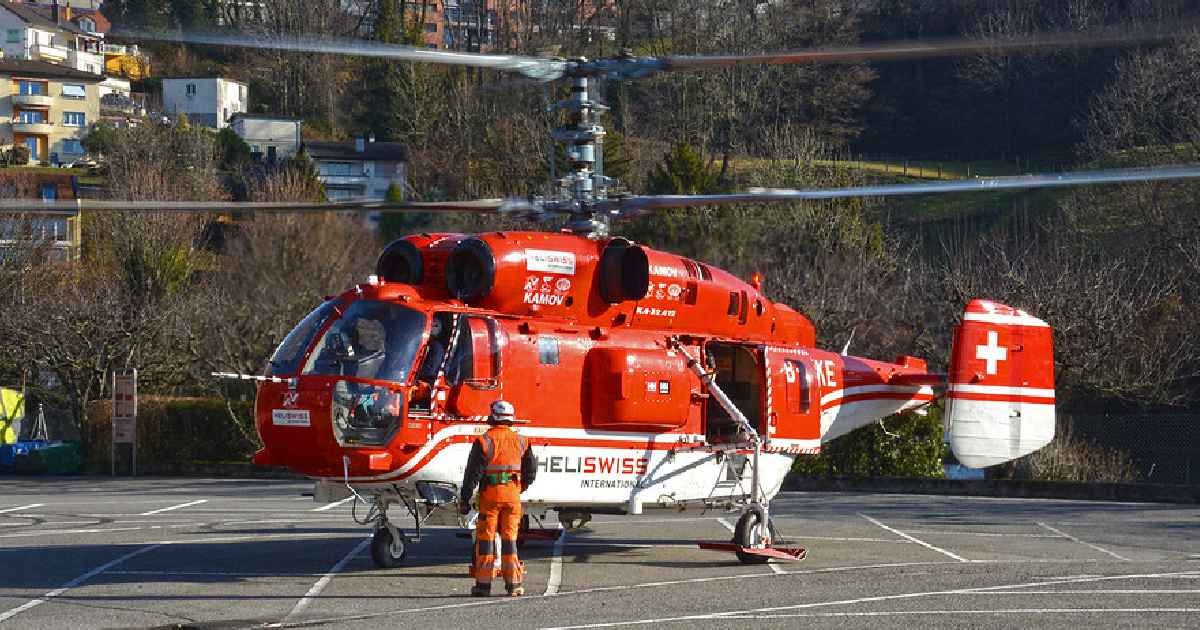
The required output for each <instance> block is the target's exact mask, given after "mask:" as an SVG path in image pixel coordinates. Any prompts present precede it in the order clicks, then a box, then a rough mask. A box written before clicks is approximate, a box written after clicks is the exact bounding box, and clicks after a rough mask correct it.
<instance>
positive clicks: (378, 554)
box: [371, 522, 408, 569]
mask: <svg viewBox="0 0 1200 630" xmlns="http://www.w3.org/2000/svg"><path fill="white" fill-rule="evenodd" d="M407 556H408V544H407V541H406V540H405V536H404V532H402V531H400V530H399V529H397V528H396V527H394V526H393V525H392V524H391V523H387V522H384V523H382V524H380V526H379V527H378V528H377V529H376V530H375V533H374V534H372V535H371V559H372V560H374V561H375V566H377V567H379V568H381V569H394V568H396V567H398V566H400V565H401V563H403V562H404V558H406V557H407Z"/></svg>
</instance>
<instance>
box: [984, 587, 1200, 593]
mask: <svg viewBox="0 0 1200 630" xmlns="http://www.w3.org/2000/svg"><path fill="white" fill-rule="evenodd" d="M1188 593H1200V590H1198V589H1186V588H1155V589H1147V588H1106V589H1099V588H1097V589H1088V590H1082V589H1075V590H1065V589H1055V590H1050V591H1043V590H1037V591H991V592H987V593H968V594H969V595H1186V594H1188Z"/></svg>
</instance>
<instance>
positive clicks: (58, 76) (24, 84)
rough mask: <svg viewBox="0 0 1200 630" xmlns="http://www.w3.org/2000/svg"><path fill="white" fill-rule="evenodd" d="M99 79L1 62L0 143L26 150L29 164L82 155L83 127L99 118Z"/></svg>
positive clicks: (34, 64) (66, 70)
mask: <svg viewBox="0 0 1200 630" xmlns="http://www.w3.org/2000/svg"><path fill="white" fill-rule="evenodd" d="M101 78H102V77H101V76H100V75H96V74H91V73H88V72H80V71H79V70H74V69H71V68H67V67H64V66H59V65H55V64H52V63H46V62H44V61H29V60H16V59H0V121H3V122H0V145H20V146H25V147H27V148H28V149H29V155H30V161H31V162H34V163H37V162H45V163H47V164H59V163H64V162H70V161H73V160H75V159H76V158H78V157H81V156H82V155H83V154H84V150H83V144H82V141H83V138H84V136H86V135H87V131H88V125H89V124H91V123H93V122H96V121H97V120H99V118H100V92H99V83H100V80H101ZM5 123H7V124H5Z"/></svg>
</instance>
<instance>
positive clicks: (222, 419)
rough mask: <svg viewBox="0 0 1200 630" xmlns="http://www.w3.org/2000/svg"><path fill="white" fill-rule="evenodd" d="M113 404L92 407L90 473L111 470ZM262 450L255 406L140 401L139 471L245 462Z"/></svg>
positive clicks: (176, 400)
mask: <svg viewBox="0 0 1200 630" xmlns="http://www.w3.org/2000/svg"><path fill="white" fill-rule="evenodd" d="M111 412H112V404H111V403H110V401H107V400H96V401H92V402H90V403H88V422H87V426H86V427H85V428H84V430H85V432H86V433H87V436H86V440H85V443H86V444H88V452H87V454H86V462H87V466H88V468H89V469H92V470H107V469H108V467H109V463H110V460H109V455H110V453H111V452H112V451H111V447H112V415H111ZM261 446H262V443H261V442H260V441H259V439H258V433H257V432H256V431H255V428H254V403H253V402H251V401H226V400H224V399H221V398H171V397H158V396H145V397H141V398H139V400H138V424H137V459H138V467H139V468H141V467H143V466H145V467H147V468H149V467H152V466H155V465H165V464H178V463H182V462H197V461H199V462H245V461H249V459H250V457H251V456H252V455H253V454H254V452H255V451H256V450H258V449H259V448H260V447H261Z"/></svg>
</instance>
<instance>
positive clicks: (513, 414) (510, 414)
mask: <svg viewBox="0 0 1200 630" xmlns="http://www.w3.org/2000/svg"><path fill="white" fill-rule="evenodd" d="M516 420H517V410H516V409H515V408H513V406H512V403H510V402H508V401H507V400H497V401H496V402H494V403H492V414H491V415H490V416H488V422H491V423H493V424H495V423H500V422H507V423H512V422H516Z"/></svg>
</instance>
